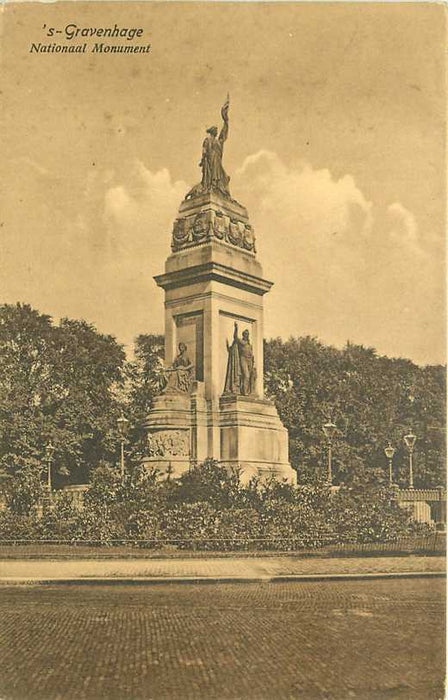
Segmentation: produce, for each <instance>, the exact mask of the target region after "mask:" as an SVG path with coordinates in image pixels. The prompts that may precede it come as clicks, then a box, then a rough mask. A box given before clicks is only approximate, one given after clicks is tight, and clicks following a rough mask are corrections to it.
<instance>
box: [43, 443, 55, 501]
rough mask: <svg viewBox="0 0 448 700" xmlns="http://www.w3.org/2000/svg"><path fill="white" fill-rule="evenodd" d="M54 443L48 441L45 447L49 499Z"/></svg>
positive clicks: (49, 494)
mask: <svg viewBox="0 0 448 700" xmlns="http://www.w3.org/2000/svg"><path fill="white" fill-rule="evenodd" d="M53 454H54V445H53V444H52V442H51V441H50V442H49V443H48V444H47V446H46V448H45V461H46V462H47V489H48V496H49V498H50V500H51V495H52V487H51V463H52V461H53Z"/></svg>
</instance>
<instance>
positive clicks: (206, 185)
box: [185, 95, 230, 199]
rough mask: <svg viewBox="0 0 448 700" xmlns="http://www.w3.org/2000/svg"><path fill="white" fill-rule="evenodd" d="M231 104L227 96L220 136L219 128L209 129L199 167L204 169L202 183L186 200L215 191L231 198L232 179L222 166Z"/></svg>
mask: <svg viewBox="0 0 448 700" xmlns="http://www.w3.org/2000/svg"><path fill="white" fill-rule="evenodd" d="M229 104H230V103H229V96H228V95H227V99H226V101H225V103H224V105H223V106H222V109H221V116H222V120H223V125H222V129H221V132H220V134H219V136H218V127H216V126H211V127H210V128H209V129H207V136H206V137H205V139H204V143H203V144H202V158H201V162H200V163H199V167H200V168H202V181H201V182H200V183H199V184H198V185H195V186H194V187H193V188H192V189H191V190H190V192H189V193H188V194H187V196H186V197H185V199H191V198H192V197H195V196H197V195H200V194H203V193H205V192H212V191H213V190H215V191H218V192H220V193H221V194H222V195H223V196H224V197H230V192H229V180H230V178H229V176H228V175H227V174H226V172H225V170H224V168H223V166H222V156H223V150H224V141H226V139H227V136H228V134H229Z"/></svg>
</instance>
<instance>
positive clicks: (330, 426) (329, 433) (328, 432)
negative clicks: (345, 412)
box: [322, 421, 337, 486]
mask: <svg viewBox="0 0 448 700" xmlns="http://www.w3.org/2000/svg"><path fill="white" fill-rule="evenodd" d="M322 430H323V431H324V433H325V437H326V438H327V445H328V483H329V484H330V486H331V485H332V483H333V472H332V465H331V457H332V455H331V447H332V443H333V438H334V435H335V432H336V430H337V427H336V426H335V424H334V423H332V422H331V421H328V423H325V424H324V425H323V426H322Z"/></svg>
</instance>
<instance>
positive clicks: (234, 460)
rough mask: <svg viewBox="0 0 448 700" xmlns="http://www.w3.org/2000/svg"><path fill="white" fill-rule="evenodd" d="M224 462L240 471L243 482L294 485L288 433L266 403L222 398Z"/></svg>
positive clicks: (270, 406)
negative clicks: (263, 480)
mask: <svg viewBox="0 0 448 700" xmlns="http://www.w3.org/2000/svg"><path fill="white" fill-rule="evenodd" d="M219 403H220V413H219V420H220V434H221V462H222V463H223V464H224V465H226V466H228V467H232V468H239V469H240V470H241V478H242V480H243V481H244V482H247V481H248V480H249V479H250V478H251V477H253V476H257V477H272V476H274V477H276V478H278V479H284V478H286V479H287V480H288V481H292V482H294V483H295V472H294V471H293V470H292V469H291V465H290V464H289V459H288V431H287V430H286V428H285V427H284V426H283V424H282V422H281V421H280V418H279V416H278V413H277V409H276V408H275V406H274V405H273V404H272V403H271V402H270V401H268V400H267V399H257V398H252V397H248V396H222V397H221V399H220V402H219Z"/></svg>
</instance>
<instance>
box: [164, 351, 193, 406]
mask: <svg viewBox="0 0 448 700" xmlns="http://www.w3.org/2000/svg"><path fill="white" fill-rule="evenodd" d="M165 382H166V383H165V386H164V388H163V393H164V394H167V393H181V394H188V393H189V392H190V389H191V385H192V382H193V365H192V363H191V362H190V358H189V357H188V355H187V346H186V345H185V343H179V352H178V354H177V356H176V358H175V360H174V362H173V364H172V365H171V367H167V368H166V369H165Z"/></svg>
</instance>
